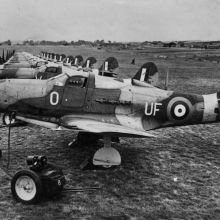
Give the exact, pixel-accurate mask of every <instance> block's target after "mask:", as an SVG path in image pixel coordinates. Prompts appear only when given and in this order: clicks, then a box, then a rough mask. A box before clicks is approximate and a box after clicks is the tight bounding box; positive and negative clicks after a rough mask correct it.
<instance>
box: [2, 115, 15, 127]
mask: <svg viewBox="0 0 220 220" xmlns="http://www.w3.org/2000/svg"><path fill="white" fill-rule="evenodd" d="M16 122H17V121H16V119H15V117H12V115H11V113H8V112H6V113H4V114H3V116H2V123H3V124H4V125H9V124H10V125H11V126H13V125H15V124H16Z"/></svg>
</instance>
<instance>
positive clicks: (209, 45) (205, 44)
mask: <svg viewBox="0 0 220 220" xmlns="http://www.w3.org/2000/svg"><path fill="white" fill-rule="evenodd" d="M4 44H8V45H11V41H10V40H8V41H5V42H4ZM22 44H23V45H52V46H57V45H64V46H71V45H73V46H82V45H84V46H90V47H97V48H98V49H102V48H103V47H104V48H109V49H111V48H116V49H127V48H129V49H138V50H142V49H144V48H146V47H168V48H170V47H182V48H201V49H220V41H171V42H162V41H144V42H129V43H122V42H116V41H110V40H108V41H105V40H103V39H102V40H95V41H86V40H78V41H66V40H61V41H47V40H41V41H34V40H25V41H23V43H22Z"/></svg>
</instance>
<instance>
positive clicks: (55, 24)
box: [0, 0, 220, 41]
mask: <svg viewBox="0 0 220 220" xmlns="http://www.w3.org/2000/svg"><path fill="white" fill-rule="evenodd" d="M219 14H220V0H0V41H3V40H7V39H11V40H26V39H33V40H43V39H46V40H67V41H71V40H74V41H76V40H79V39H83V40H91V41H94V40H97V39H99V40H101V39H104V40H111V41H145V40H150V41H152V40H162V41H170V40H220V15H219Z"/></svg>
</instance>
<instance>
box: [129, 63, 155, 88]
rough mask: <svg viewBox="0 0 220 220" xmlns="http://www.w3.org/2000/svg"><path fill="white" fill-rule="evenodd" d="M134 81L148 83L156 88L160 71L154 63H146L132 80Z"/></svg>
mask: <svg viewBox="0 0 220 220" xmlns="http://www.w3.org/2000/svg"><path fill="white" fill-rule="evenodd" d="M134 80H138V81H141V82H146V83H149V84H152V85H153V86H155V85H156V84H157V83H158V69H157V66H156V64H155V63H153V62H147V63H145V64H144V65H143V66H142V67H141V68H140V69H139V70H138V71H137V73H136V75H135V76H134V77H133V78H132V82H134Z"/></svg>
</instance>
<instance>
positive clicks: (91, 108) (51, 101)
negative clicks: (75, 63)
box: [0, 69, 220, 167]
mask: <svg viewBox="0 0 220 220" xmlns="http://www.w3.org/2000/svg"><path fill="white" fill-rule="evenodd" d="M219 99H220V93H219V92H217V93H215V94H210V95H195V94H182V93H176V92H174V91H167V90H162V89H159V88H156V87H154V86H152V85H150V84H148V83H145V82H142V83H139V81H137V80H135V79H134V80H133V82H132V84H127V83H124V82H123V81H118V80H117V79H115V78H112V77H105V76H99V75H95V74H93V73H92V72H84V71H76V70H71V69H68V71H65V73H63V74H60V75H58V76H56V77H54V78H50V79H48V80H32V79H20V80H19V79H4V80H0V111H1V112H8V113H10V115H11V116H10V117H11V119H12V118H15V119H18V120H21V121H24V122H27V123H32V124H36V125H39V126H43V127H46V128H51V129H53V130H75V131H79V135H78V138H77V142H78V143H83V142H87V144H91V143H92V142H93V141H95V140H97V139H98V138H99V137H100V136H103V137H104V147H103V148H101V149H99V150H98V151H97V152H96V153H95V154H94V156H93V160H92V162H93V164H94V165H101V166H105V167H110V166H117V165H120V164H121V156H120V154H119V152H118V151H117V150H116V149H114V148H112V147H111V139H112V137H114V136H118V137H120V136H129V137H146V138H152V137H154V135H152V134H151V133H149V132H148V131H149V130H152V129H158V128H162V127H169V126H182V125H193V124H203V123H210V122H218V121H219V120H220V115H219V108H220V106H219Z"/></svg>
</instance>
